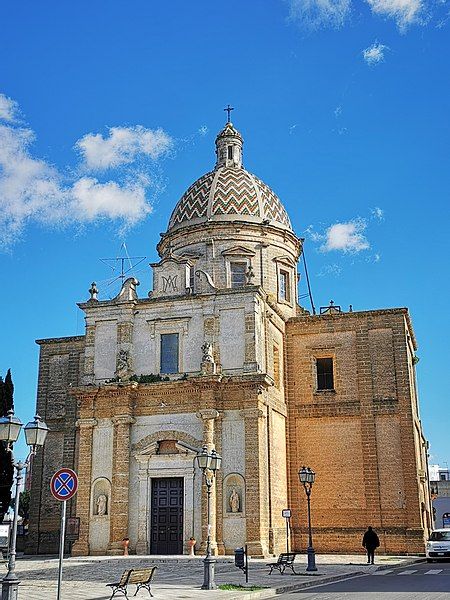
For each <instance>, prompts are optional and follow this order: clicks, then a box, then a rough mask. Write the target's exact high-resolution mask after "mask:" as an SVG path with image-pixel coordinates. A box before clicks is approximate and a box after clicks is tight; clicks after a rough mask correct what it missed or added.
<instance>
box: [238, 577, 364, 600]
mask: <svg viewBox="0 0 450 600" xmlns="http://www.w3.org/2000/svg"><path fill="white" fill-rule="evenodd" d="M360 575H366V572H365V571H351V572H348V573H341V574H340V575H329V576H328V577H323V578H320V579H315V578H314V577H313V576H309V577H311V579H309V581H303V582H301V583H300V582H298V583H292V584H290V585H284V586H280V587H276V588H266V589H263V590H257V591H254V592H248V593H245V592H239V593H238V594H235V595H233V596H227V597H226V600H255V599H257V598H259V599H261V600H263V599H264V598H273V597H274V596H278V595H279V594H286V593H288V592H296V591H297V590H302V589H305V588H309V587H313V586H315V585H323V584H327V583H334V582H335V581H341V580H343V579H348V578H349V577H356V576H360Z"/></svg>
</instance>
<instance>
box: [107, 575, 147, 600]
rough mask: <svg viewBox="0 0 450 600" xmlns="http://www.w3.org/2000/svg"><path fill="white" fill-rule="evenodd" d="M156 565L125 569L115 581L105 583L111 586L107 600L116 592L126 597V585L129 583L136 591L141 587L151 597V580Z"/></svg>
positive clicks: (110, 599)
mask: <svg viewBox="0 0 450 600" xmlns="http://www.w3.org/2000/svg"><path fill="white" fill-rule="evenodd" d="M157 568H158V567H149V568H147V569H127V570H126V571H124V572H123V573H122V577H121V578H120V580H119V581H118V582H117V583H107V584H106V585H107V586H108V587H110V588H112V594H111V596H110V598H109V600H112V598H114V596H115V595H116V594H123V595H124V596H125V598H127V599H128V590H127V586H129V585H130V584H134V585H136V592H135V593H134V595H135V596H136V594H137V593H138V592H139V590H140V589H141V588H144V589H145V590H147V591H148V593H149V594H150V596H151V597H153V594H152V590H151V582H152V579H153V577H154V575H155V571H156V569H157Z"/></svg>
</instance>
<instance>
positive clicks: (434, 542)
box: [427, 529, 450, 562]
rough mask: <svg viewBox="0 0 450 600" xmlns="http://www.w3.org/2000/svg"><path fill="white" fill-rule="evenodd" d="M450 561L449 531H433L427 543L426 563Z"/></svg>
mask: <svg viewBox="0 0 450 600" xmlns="http://www.w3.org/2000/svg"><path fill="white" fill-rule="evenodd" d="M446 558H447V559H450V529H435V530H434V531H433V532H432V533H431V535H430V539H429V540H428V542H427V562H433V560H444V559H446Z"/></svg>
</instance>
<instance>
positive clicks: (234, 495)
mask: <svg viewBox="0 0 450 600" xmlns="http://www.w3.org/2000/svg"><path fill="white" fill-rule="evenodd" d="M228 504H229V505H230V509H231V512H232V513H239V512H242V511H241V499H240V497H239V494H238V491H237V489H236V488H235V487H233V489H232V490H231V494H230V497H229V498H228Z"/></svg>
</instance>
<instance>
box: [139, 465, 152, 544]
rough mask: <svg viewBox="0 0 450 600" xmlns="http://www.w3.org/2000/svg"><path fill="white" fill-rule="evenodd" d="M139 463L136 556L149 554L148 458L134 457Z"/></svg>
mask: <svg viewBox="0 0 450 600" xmlns="http://www.w3.org/2000/svg"><path fill="white" fill-rule="evenodd" d="M136 458H137V460H138V462H139V473H138V478H139V482H138V495H139V496H138V539H137V543H136V554H148V553H149V536H148V520H149V514H148V513H149V508H150V498H149V494H148V491H149V476H148V456H146V457H136Z"/></svg>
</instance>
